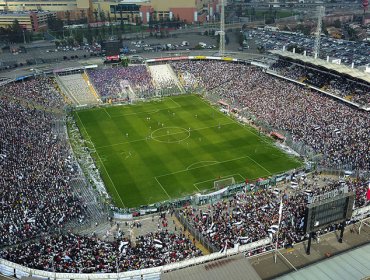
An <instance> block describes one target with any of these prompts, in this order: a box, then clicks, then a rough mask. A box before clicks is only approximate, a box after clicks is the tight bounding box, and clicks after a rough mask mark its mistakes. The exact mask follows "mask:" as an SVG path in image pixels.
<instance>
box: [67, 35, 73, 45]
mask: <svg viewBox="0 0 370 280" xmlns="http://www.w3.org/2000/svg"><path fill="white" fill-rule="evenodd" d="M73 43H74V39H73V38H72V37H68V38H67V45H68V46H73Z"/></svg>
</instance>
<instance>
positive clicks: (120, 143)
mask: <svg viewBox="0 0 370 280" xmlns="http://www.w3.org/2000/svg"><path fill="white" fill-rule="evenodd" d="M234 123H235V122H230V123H224V124H222V125H221V126H225V125H230V124H234ZM214 127H218V124H217V125H213V126H207V127H200V128H196V129H192V130H190V133H191V132H192V131H200V130H203V129H208V128H214ZM164 128H166V127H164ZM179 128H181V127H180V126H179ZM182 133H184V131H180V132H176V133H170V134H164V135H161V136H156V138H160V137H162V136H163V137H165V136H172V135H177V134H182ZM146 140H148V139H147V138H142V139H136V140H132V141H126V142H119V143H116V144H111V145H106V146H99V147H96V149H102V148H108V147H113V146H119V145H123V144H129V143H134V142H140V141H146Z"/></svg>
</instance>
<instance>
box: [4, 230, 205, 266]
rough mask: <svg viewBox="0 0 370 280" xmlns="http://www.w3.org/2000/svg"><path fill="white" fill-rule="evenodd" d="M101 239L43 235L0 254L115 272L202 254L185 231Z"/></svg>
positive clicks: (18, 260)
mask: <svg viewBox="0 0 370 280" xmlns="http://www.w3.org/2000/svg"><path fill="white" fill-rule="evenodd" d="M134 243H135V244H131V242H130V240H129V239H127V238H125V237H120V238H117V239H115V241H112V242H110V241H102V240H100V239H98V238H97V237H95V236H80V235H75V234H73V233H68V234H64V235H58V236H50V237H46V238H42V239H41V240H40V241H39V242H34V243H31V244H22V245H19V246H16V247H12V248H9V249H7V250H4V251H2V252H1V251H0V257H2V258H4V259H7V260H9V261H12V262H16V263H18V264H21V265H24V266H27V267H31V268H35V269H40V270H47V271H55V272H64V273H96V272H99V273H115V272H117V271H120V272H122V271H128V270H138V269H143V268H150V267H156V266H162V265H165V264H169V263H173V262H178V261H181V260H185V259H189V258H194V257H198V256H200V255H201V251H199V250H198V249H197V248H196V247H195V246H194V244H193V243H192V241H190V240H189V239H188V238H186V237H185V235H184V234H182V233H181V234H175V233H172V232H170V231H168V230H164V229H161V230H158V231H155V232H150V233H148V234H146V235H144V236H138V237H137V238H136V241H135V242H134Z"/></svg>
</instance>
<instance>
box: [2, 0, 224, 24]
mask: <svg viewBox="0 0 370 280" xmlns="http://www.w3.org/2000/svg"><path fill="white" fill-rule="evenodd" d="M219 2H221V1H220V0H171V1H168V0H122V1H118V0H116V1H112V0H111V1H110V0H95V1H93V0H50V1H43V0H35V1H29V0H0V11H5V12H6V11H13V12H21V11H31V10H33V11H52V12H56V13H57V17H58V18H61V19H63V20H71V21H73V20H79V19H82V18H86V19H87V20H88V21H89V22H94V21H101V18H100V15H101V13H102V12H103V13H104V15H105V17H106V18H108V17H110V18H111V19H112V20H121V18H122V19H123V20H125V21H128V22H138V21H140V22H141V23H143V24H147V23H149V21H150V20H159V21H161V20H171V19H174V18H176V19H177V18H179V19H180V20H184V21H185V22H187V23H198V22H204V21H206V20H208V19H209V18H212V17H213V16H214V15H215V14H216V13H218V12H219V11H220V4H219ZM225 2H226V1H225Z"/></svg>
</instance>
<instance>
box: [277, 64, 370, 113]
mask: <svg viewBox="0 0 370 280" xmlns="http://www.w3.org/2000/svg"><path fill="white" fill-rule="evenodd" d="M270 68H271V69H272V70H274V71H276V72H277V73H279V74H280V75H282V76H285V77H288V78H290V79H293V80H297V81H301V82H305V83H307V84H310V85H312V86H315V87H318V88H322V89H323V90H325V91H327V92H329V93H331V94H334V95H337V96H339V97H342V98H346V99H348V100H351V101H352V102H354V103H357V104H359V105H364V106H367V107H370V85H369V84H366V82H363V83H360V82H355V81H352V80H348V79H346V78H344V77H340V76H338V75H334V74H330V73H327V72H323V71H319V70H315V69H313V68H308V67H304V66H302V65H299V64H296V63H294V64H293V63H291V62H289V61H286V60H284V59H279V60H277V61H276V62H274V63H273V64H272V65H271V67H270Z"/></svg>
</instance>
